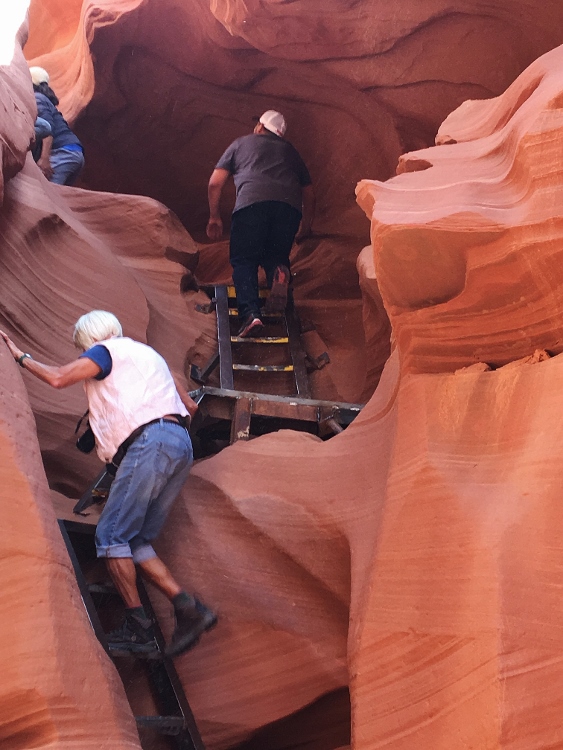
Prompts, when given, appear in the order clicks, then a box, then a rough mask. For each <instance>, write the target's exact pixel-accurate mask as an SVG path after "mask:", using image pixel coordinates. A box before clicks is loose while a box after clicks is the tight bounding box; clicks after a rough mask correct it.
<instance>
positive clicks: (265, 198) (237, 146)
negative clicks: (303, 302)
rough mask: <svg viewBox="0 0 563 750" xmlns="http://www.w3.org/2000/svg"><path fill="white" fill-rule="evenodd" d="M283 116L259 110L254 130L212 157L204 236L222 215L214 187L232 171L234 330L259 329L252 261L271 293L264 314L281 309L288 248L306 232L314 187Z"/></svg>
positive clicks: (215, 231) (218, 229) (218, 226)
mask: <svg viewBox="0 0 563 750" xmlns="http://www.w3.org/2000/svg"><path fill="white" fill-rule="evenodd" d="M286 129H287V126H286V122H285V119H284V117H283V115H282V114H281V113H280V112H276V111H275V110H273V109H270V110H268V111H267V112H264V114H263V115H262V116H261V117H260V120H259V122H258V124H257V125H256V127H255V128H254V131H253V133H251V134H249V135H245V136H243V137H242V138H237V140H236V141H234V142H233V143H231V145H230V146H229V147H228V149H227V150H226V151H225V153H224V154H223V156H222V157H221V158H220V159H219V161H218V162H217V165H216V167H215V169H214V170H213V173H212V175H211V177H210V179H209V186H208V198H209V222H208V224H207V236H208V237H209V238H210V239H212V240H219V239H220V238H221V236H222V234H223V222H222V221H221V214H220V211H219V205H220V201H221V193H222V191H223V188H224V186H225V185H226V183H227V180H228V179H229V177H230V176H231V175H232V176H233V178H234V182H235V188H236V202H235V207H234V210H233V216H232V221H231V239H230V261H231V265H232V267H233V283H234V285H235V289H236V294H237V305H238V312H239V320H240V321H242V326H241V328H240V331H239V334H238V335H239V336H242V337H243V338H244V337H247V336H257V335H260V334H261V332H262V329H263V324H262V319H261V311H260V300H259V289H258V267H259V266H262V268H263V269H264V271H265V272H266V280H267V283H268V287H269V288H270V296H269V298H268V301H267V303H266V313H274V312H281V311H282V310H283V309H284V308H285V306H286V303H287V295H288V286H289V281H290V272H289V268H290V265H289V254H290V252H291V248H292V245H293V241H294V240H295V238H296V235H297V232H298V230H299V234H298V235H297V240H298V241H300V240H301V239H305V237H307V236H308V235H309V234H310V232H311V225H312V222H313V216H314V212H315V193H314V191H313V186H312V183H311V176H310V174H309V171H308V169H307V167H306V166H305V163H304V162H303V159H302V158H301V157H300V156H299V153H298V152H297V150H296V149H295V148H294V147H293V146H292V145H291V143H289V142H288V141H286V140H285V139H284V135H285V132H286Z"/></svg>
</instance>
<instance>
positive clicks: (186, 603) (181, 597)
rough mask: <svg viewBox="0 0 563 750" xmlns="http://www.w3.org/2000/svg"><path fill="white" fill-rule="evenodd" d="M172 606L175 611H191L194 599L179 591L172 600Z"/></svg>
mask: <svg viewBox="0 0 563 750" xmlns="http://www.w3.org/2000/svg"><path fill="white" fill-rule="evenodd" d="M172 605H173V606H174V609H175V610H178V609H180V610H182V609H193V607H195V599H194V598H193V596H191V595H190V594H188V593H186V592H185V591H180V593H179V594H176V596H175V597H173V598H172Z"/></svg>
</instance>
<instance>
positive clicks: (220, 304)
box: [215, 286, 235, 388]
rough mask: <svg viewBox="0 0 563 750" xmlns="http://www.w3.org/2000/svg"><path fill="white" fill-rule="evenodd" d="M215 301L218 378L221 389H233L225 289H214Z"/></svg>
mask: <svg viewBox="0 0 563 750" xmlns="http://www.w3.org/2000/svg"><path fill="white" fill-rule="evenodd" d="M215 299H216V300H217V338H218V339H219V378H220V382H221V388H234V385H235V384H234V378H233V355H232V352H231V328H230V324H229V300H228V298H227V287H225V286H217V287H215Z"/></svg>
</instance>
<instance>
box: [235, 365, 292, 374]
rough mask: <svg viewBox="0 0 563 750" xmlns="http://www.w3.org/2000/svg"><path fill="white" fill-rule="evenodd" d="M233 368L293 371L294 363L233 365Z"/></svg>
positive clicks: (258, 370)
mask: <svg viewBox="0 0 563 750" xmlns="http://www.w3.org/2000/svg"><path fill="white" fill-rule="evenodd" d="M233 370H244V371H245V372H293V371H294V370H293V365H241V364H235V365H233Z"/></svg>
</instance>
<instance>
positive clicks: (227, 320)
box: [190, 285, 328, 398]
mask: <svg viewBox="0 0 563 750" xmlns="http://www.w3.org/2000/svg"><path fill="white" fill-rule="evenodd" d="M267 295H268V292H267V291H266V290H261V292H260V298H261V301H264V300H265V299H266V298H267ZM199 309H201V310H202V311H203V312H211V311H212V310H215V311H216V312H217V339H218V350H217V352H216V353H215V354H214V355H213V356H212V357H211V359H210V360H209V362H208V363H207V364H206V365H205V366H204V367H203V368H202V369H201V370H200V369H199V368H198V367H196V366H195V365H192V367H191V371H190V376H191V378H192V380H195V381H196V383H202V384H205V383H206V382H207V379H208V378H209V376H210V374H211V373H212V372H213V370H215V369H216V367H217V366H219V380H220V387H221V388H224V389H226V390H234V389H235V377H236V374H237V373H240V372H247V373H248V372H256V373H263V374H268V373H292V375H293V380H294V391H295V395H296V396H299V397H300V398H310V397H311V392H310V388H309V382H308V379H307V364H306V354H305V351H304V350H303V348H302V346H301V327H300V323H299V318H298V316H297V312H296V310H295V306H294V304H293V301H292V300H291V299H290V300H288V304H287V307H286V309H285V311H284V312H283V313H280V314H277V315H266V314H264V315H263V316H262V318H263V321H264V326H265V335H263V336H260V337H257V338H252V337H248V338H241V337H240V336H236V335H234V334H233V330H232V329H233V328H235V327H239V326H240V321H239V317H238V310H237V306H236V292H235V288H234V287H233V286H224V285H220V286H215V287H213V297H212V300H211V303H210V304H209V305H207V306H205V309H203V308H201V307H200V308H199ZM280 329H281V330H280ZM269 346H275V347H283V348H284V349H285V350H286V352H287V360H288V361H287V362H286V363H285V364H267V363H264V362H253V363H245V362H240V361H235V356H237V355H238V354H240V352H241V351H243V350H246V352H248V350H252V351H253V352H255V356H256V358H257V359H262V353H261V352H259V349H264V347H269ZM326 360H328V355H327V357H326Z"/></svg>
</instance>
